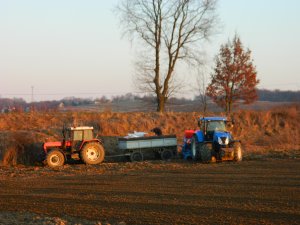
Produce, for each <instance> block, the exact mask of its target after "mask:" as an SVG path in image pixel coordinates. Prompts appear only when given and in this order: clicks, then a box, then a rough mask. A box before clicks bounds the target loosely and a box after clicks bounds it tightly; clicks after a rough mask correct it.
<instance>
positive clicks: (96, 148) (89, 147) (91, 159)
mask: <svg viewBox="0 0 300 225" xmlns="http://www.w3.org/2000/svg"><path fill="white" fill-rule="evenodd" d="M80 156H81V159H82V161H83V162H84V163H85V164H91V165H95V164H100V163H102V162H103V160H104V156H105V152H104V148H103V146H102V145H101V144H99V143H96V142H93V143H87V144H86V145H85V146H84V147H83V149H82V150H81V152H80Z"/></svg>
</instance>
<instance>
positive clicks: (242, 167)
mask: <svg viewBox="0 0 300 225" xmlns="http://www.w3.org/2000/svg"><path fill="white" fill-rule="evenodd" d="M299 171H300V160H299V159H276V160H275V159H270V160H260V161H244V162H242V163H238V164H237V163H220V164H195V163H191V162H182V161H178V162H167V163H164V162H160V161H159V162H143V163H104V164H102V165H100V166H85V165H72V166H70V165H67V166H65V167H64V168H63V169H61V170H57V171H52V170H50V169H48V168H40V167H28V168H26V167H21V168H1V167H0V211H1V212H10V211H14V212H24V213H25V212H26V213H28V212H31V213H36V214H38V215H44V216H53V217H60V218H67V217H73V218H74V217H78V218H79V219H78V220H79V221H80V220H82V219H86V220H89V221H109V222H110V223H111V224H114V223H118V222H121V221H124V222H125V223H126V224H208V223H209V224H300V173H299ZM1 215H2V214H0V217H1ZM66 221H68V219H66ZM69 222H70V223H75V222H74V220H73V222H72V221H71V220H70V221H69ZM0 223H1V220H0ZM81 223H84V222H82V221H81ZM16 224H17V223H16ZM58 224H59V223H58ZM102 224H103V222H102Z"/></svg>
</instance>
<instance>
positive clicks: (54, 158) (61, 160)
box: [46, 149, 65, 168]
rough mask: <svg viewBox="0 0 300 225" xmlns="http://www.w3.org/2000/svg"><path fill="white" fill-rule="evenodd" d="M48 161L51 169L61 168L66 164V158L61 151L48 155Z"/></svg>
mask: <svg viewBox="0 0 300 225" xmlns="http://www.w3.org/2000/svg"><path fill="white" fill-rule="evenodd" d="M46 161H47V165H48V166H49V167H51V168H57V167H61V166H63V165H64V164H65V156H64V154H63V153H62V152H61V151H59V150H57V149H54V150H52V151H50V152H49V153H48V154H47V156H46Z"/></svg>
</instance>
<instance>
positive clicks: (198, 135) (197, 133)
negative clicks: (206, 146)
mask: <svg viewBox="0 0 300 225" xmlns="http://www.w3.org/2000/svg"><path fill="white" fill-rule="evenodd" d="M195 137H196V138H197V141H198V142H204V133H203V132H202V131H201V130H196V131H195Z"/></svg>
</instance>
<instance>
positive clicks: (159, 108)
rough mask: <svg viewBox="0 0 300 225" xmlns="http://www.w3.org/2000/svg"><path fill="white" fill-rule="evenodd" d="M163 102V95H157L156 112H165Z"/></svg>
mask: <svg viewBox="0 0 300 225" xmlns="http://www.w3.org/2000/svg"><path fill="white" fill-rule="evenodd" d="M165 103H166V100H165V98H164V97H163V96H159V97H158V98H157V112H160V113H164V112H165Z"/></svg>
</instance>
